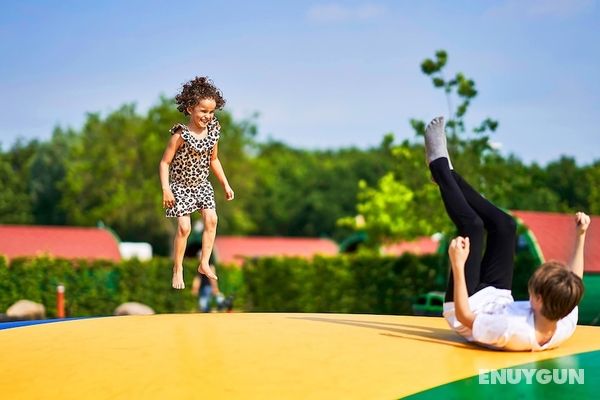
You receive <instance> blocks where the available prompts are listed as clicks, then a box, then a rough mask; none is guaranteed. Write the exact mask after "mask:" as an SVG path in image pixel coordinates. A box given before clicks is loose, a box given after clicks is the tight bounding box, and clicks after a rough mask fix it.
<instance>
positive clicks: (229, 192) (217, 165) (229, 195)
mask: <svg viewBox="0 0 600 400" xmlns="http://www.w3.org/2000/svg"><path fill="white" fill-rule="evenodd" d="M210 166H211V168H212V170H213V172H214V173H215V176H216V177H217V179H218V180H219V182H221V185H222V186H223V190H224V191H225V198H226V199H227V200H233V197H234V193H233V189H231V186H229V182H228V181H227V177H226V176H225V171H223V166H222V165H221V161H219V143H216V144H215V147H214V148H213V151H212V154H211V155H210Z"/></svg>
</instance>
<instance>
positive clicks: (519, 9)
mask: <svg viewBox="0 0 600 400" xmlns="http://www.w3.org/2000/svg"><path fill="white" fill-rule="evenodd" d="M595 3H596V0H506V1H503V2H501V3H500V4H498V5H496V6H494V7H492V8H490V9H489V10H488V11H487V13H486V14H487V15H488V16H492V17H513V18H514V17H563V18H564V17H572V16H575V15H579V14H581V13H584V12H586V11H590V10H591V9H593V8H594V6H595Z"/></svg>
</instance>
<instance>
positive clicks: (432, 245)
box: [383, 236, 440, 256]
mask: <svg viewBox="0 0 600 400" xmlns="http://www.w3.org/2000/svg"><path fill="white" fill-rule="evenodd" d="M439 245H440V242H439V240H435V239H434V238H432V237H429V236H423V237H420V238H418V239H417V240H413V241H412V242H398V243H394V244H390V245H388V246H385V247H384V248H383V254H386V255H390V256H400V255H402V254H404V253H413V254H416V255H423V254H434V253H435V252H436V251H437V249H438V246H439Z"/></svg>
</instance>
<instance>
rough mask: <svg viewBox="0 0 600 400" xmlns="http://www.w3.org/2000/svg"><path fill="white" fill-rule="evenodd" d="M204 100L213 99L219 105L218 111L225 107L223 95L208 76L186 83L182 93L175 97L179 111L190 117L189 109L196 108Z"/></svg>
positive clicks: (198, 77)
mask: <svg viewBox="0 0 600 400" xmlns="http://www.w3.org/2000/svg"><path fill="white" fill-rule="evenodd" d="M202 99H213V100H214V101H215V103H217V110H220V109H221V108H223V106H224V105H225V98H224V97H223V93H221V90H219V88H217V87H216V86H215V84H214V83H213V81H212V80H210V79H209V78H208V77H206V76H197V77H195V78H194V79H192V80H191V81H189V82H186V83H184V84H183V87H182V88H181V93H179V94H178V95H177V96H175V102H176V103H177V109H178V110H179V111H181V112H182V113H184V114H185V115H190V114H189V113H188V108H189V107H194V106H195V105H196V104H198V103H199V102H200V100H202Z"/></svg>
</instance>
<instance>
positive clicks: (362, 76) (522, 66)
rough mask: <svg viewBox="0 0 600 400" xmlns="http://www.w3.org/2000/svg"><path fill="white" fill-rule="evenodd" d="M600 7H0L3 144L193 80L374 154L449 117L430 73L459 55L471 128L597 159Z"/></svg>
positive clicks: (235, 102)
mask: <svg viewBox="0 0 600 400" xmlns="http://www.w3.org/2000/svg"><path fill="white" fill-rule="evenodd" d="M599 20H600V11H599V5H598V1H597V0H547V1H541V0H525V1H518V0H504V1H500V0H498V1H491V0H490V1H416V0H415V1H375V0H374V1H320V0H316V1H233V0H232V1H227V0H223V1H213V2H205V1H189V2H185V1H177V0H172V1H152V0H150V1H148V0H146V1H137V0H136V1H133V0H123V1H108V0H106V1H105V0H103V1H94V2H92V1H90V2H87V1H33V0H32V1H19V2H17V1H13V2H10V3H9V2H2V3H1V4H0V55H1V56H0V58H1V60H2V61H1V62H0V143H1V144H2V148H3V149H7V148H8V147H10V146H11V145H12V144H13V143H14V142H15V140H16V139H17V138H18V137H22V138H26V139H31V138H38V139H41V140H45V139H48V138H49V137H50V135H51V132H52V129H53V127H54V126H56V125H57V124H58V125H61V126H72V127H75V128H79V127H80V126H81V124H82V122H83V121H84V119H85V114H86V112H101V113H103V114H104V115H106V113H108V112H110V111H112V110H115V109H116V108H118V107H119V106H121V105H122V104H124V103H131V102H135V103H136V104H137V106H138V110H139V111H140V112H145V111H146V110H147V109H148V107H150V106H151V105H153V104H155V103H156V102H157V101H158V98H159V96H160V95H161V94H163V95H167V96H173V95H175V94H176V93H177V90H178V89H179V88H180V85H181V84H182V83H183V82H185V81H187V80H188V79H190V78H193V77H194V76H196V75H208V76H210V77H211V78H212V79H213V80H214V81H215V83H216V84H217V85H218V86H219V87H220V88H221V89H222V90H223V92H224V94H225V96H226V98H227V101H228V105H227V108H228V109H229V110H230V111H231V112H233V114H234V115H235V116H236V117H237V118H245V117H248V116H251V115H252V114H253V113H255V112H258V113H259V114H260V116H259V118H258V120H257V122H258V127H259V132H260V136H259V137H260V138H261V139H267V138H273V139H276V140H281V141H284V142H286V143H288V144H290V145H293V146H299V147H306V148H336V147H341V146H350V145H356V146H360V147H367V146H375V145H377V144H379V143H380V141H381V139H382V137H383V135H384V134H385V133H387V132H393V133H394V134H395V136H396V137H397V138H398V139H399V140H401V139H404V138H413V137H414V136H413V133H412V131H411V129H410V126H409V123H408V121H409V119H410V118H421V119H429V118H432V117H434V116H436V115H438V114H444V115H447V114H448V109H447V106H446V99H445V97H444V96H443V93H442V92H441V91H439V90H435V89H434V88H433V87H432V85H431V83H430V80H429V78H428V77H426V76H425V75H423V74H422V73H421V71H420V68H419V65H420V63H421V61H422V60H423V59H425V58H426V57H431V56H432V55H433V54H434V52H435V50H437V49H445V50H447V51H448V53H449V63H448V67H447V71H448V73H449V74H454V73H456V72H459V71H460V72H464V73H465V74H466V75H467V76H469V77H471V78H472V79H473V80H474V81H475V82H476V84H477V88H478V90H479V96H478V97H477V98H476V99H475V101H474V103H473V105H472V107H471V109H470V111H469V113H468V119H467V122H468V123H469V124H471V126H472V125H474V124H476V123H478V122H479V121H481V120H482V119H483V118H485V117H488V116H489V117H492V118H495V119H498V120H499V121H500V126H499V130H498V131H497V133H496V134H494V135H493V138H492V139H493V141H495V142H498V143H499V144H500V145H501V146H502V147H501V149H502V151H503V153H504V154H509V153H513V154H515V155H516V156H518V157H519V158H521V159H522V160H524V161H526V162H533V161H536V162H539V163H542V164H545V163H547V162H548V161H551V160H555V159H557V158H558V157H560V155H561V154H566V155H570V156H574V157H575V158H576V159H577V161H578V163H579V164H588V163H591V162H593V161H594V160H598V159H600V152H599V150H600V129H599V128H598V123H597V116H598V111H599V110H600V78H599V77H598V72H599V71H600V44H599V43H600V23H598V21H599Z"/></svg>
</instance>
